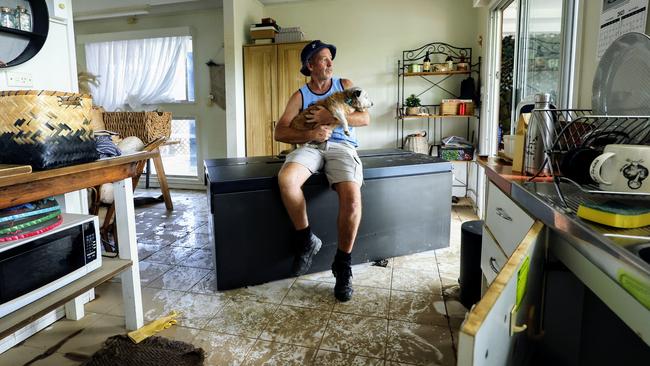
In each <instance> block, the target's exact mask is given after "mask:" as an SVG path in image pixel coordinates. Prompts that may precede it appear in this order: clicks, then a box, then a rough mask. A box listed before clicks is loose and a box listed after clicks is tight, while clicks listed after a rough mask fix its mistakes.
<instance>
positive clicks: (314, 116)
mask: <svg viewBox="0 0 650 366" xmlns="http://www.w3.org/2000/svg"><path fill="white" fill-rule="evenodd" d="M305 118H306V120H307V123H315V124H316V125H328V124H330V123H333V122H334V117H332V113H330V111H328V110H327V109H326V108H325V107H323V106H322V105H318V106H316V110H315V111H313V112H311V113H307V114H306V115H305Z"/></svg>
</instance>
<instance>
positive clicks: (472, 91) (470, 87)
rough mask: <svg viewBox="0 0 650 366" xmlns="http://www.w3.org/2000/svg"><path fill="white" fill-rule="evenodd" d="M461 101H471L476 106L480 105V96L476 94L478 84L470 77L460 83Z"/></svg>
mask: <svg viewBox="0 0 650 366" xmlns="http://www.w3.org/2000/svg"><path fill="white" fill-rule="evenodd" d="M460 99H471V100H473V101H474V103H475V104H476V105H478V104H479V101H478V94H476V82H475V81H474V78H473V77H471V76H469V77H467V79H465V80H463V81H461V83H460Z"/></svg>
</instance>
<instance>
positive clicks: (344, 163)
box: [285, 141, 363, 187]
mask: <svg viewBox="0 0 650 366" xmlns="http://www.w3.org/2000/svg"><path fill="white" fill-rule="evenodd" d="M286 163H298V164H300V165H302V166H304V167H306V168H307V169H309V171H310V172H312V174H313V173H316V172H317V171H319V170H321V169H322V168H323V166H324V167H325V175H326V176H327V180H328V181H329V183H330V187H331V186H332V185H333V184H336V183H341V182H356V183H357V184H358V185H359V187H361V185H363V166H362V165H361V159H359V155H358V154H357V150H356V149H355V148H354V147H352V146H351V145H348V144H345V143H339V142H331V141H326V142H323V143H320V144H305V145H304V146H302V147H300V148H298V149H296V150H294V151H292V152H291V153H290V154H289V155H287V160H286V161H285V164H286Z"/></svg>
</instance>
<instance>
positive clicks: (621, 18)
mask: <svg viewBox="0 0 650 366" xmlns="http://www.w3.org/2000/svg"><path fill="white" fill-rule="evenodd" d="M647 13H648V0H603V9H602V12H601V14H600V32H599V36H598V59H599V60H600V58H601V57H602V56H603V53H605V50H607V48H608V47H609V45H611V44H612V42H614V40H616V38H618V37H620V36H622V35H623V34H625V33H629V32H640V33H645V23H646V18H647Z"/></svg>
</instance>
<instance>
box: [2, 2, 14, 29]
mask: <svg viewBox="0 0 650 366" xmlns="http://www.w3.org/2000/svg"><path fill="white" fill-rule="evenodd" d="M0 26H3V27H5V28H16V17H15V15H14V12H13V11H12V10H11V9H10V8H7V7H4V6H3V7H0Z"/></svg>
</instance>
